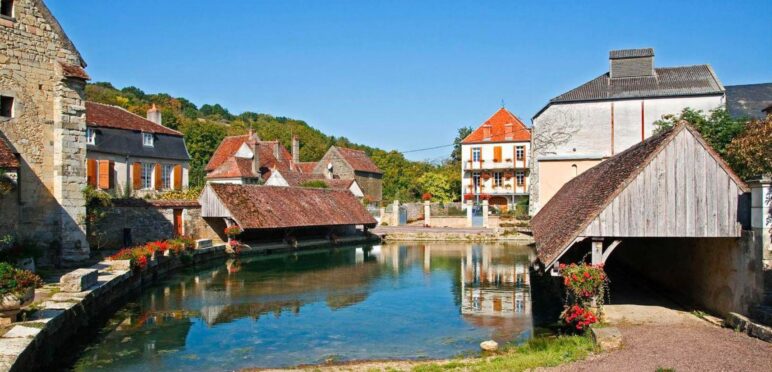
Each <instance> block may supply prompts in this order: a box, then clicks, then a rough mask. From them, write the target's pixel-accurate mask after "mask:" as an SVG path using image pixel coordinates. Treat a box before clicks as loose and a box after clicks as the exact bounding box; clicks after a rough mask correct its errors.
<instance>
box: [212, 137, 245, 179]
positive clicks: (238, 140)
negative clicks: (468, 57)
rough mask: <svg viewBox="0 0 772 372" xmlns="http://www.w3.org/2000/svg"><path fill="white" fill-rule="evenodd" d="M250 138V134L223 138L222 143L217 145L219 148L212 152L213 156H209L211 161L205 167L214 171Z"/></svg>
mask: <svg viewBox="0 0 772 372" xmlns="http://www.w3.org/2000/svg"><path fill="white" fill-rule="evenodd" d="M248 139H249V135H248V134H245V135H241V136H228V137H225V138H223V140H222V141H221V142H220V145H219V146H217V149H216V150H214V153H212V157H210V158H209V162H208V163H207V164H206V168H204V169H205V170H206V171H213V170H215V169H217V167H219V166H220V165H222V163H224V162H225V161H226V160H228V159H229V158H231V157H232V156H233V154H235V153H236V151H238V150H239V147H241V145H242V144H243V143H244V142H246V141H247V140H248Z"/></svg>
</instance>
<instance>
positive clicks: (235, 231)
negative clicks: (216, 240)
mask: <svg viewBox="0 0 772 372" xmlns="http://www.w3.org/2000/svg"><path fill="white" fill-rule="evenodd" d="M242 232H244V230H242V229H241V227H239V226H238V225H233V226H228V227H226V228H225V235H227V236H228V237H229V238H233V237H234V236H236V235H239V234H241V233H242Z"/></svg>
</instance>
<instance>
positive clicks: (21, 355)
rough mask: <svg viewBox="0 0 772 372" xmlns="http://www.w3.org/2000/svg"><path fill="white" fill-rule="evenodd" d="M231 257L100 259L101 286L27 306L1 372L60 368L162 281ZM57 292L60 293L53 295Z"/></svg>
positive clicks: (1, 352) (219, 249)
mask: <svg viewBox="0 0 772 372" xmlns="http://www.w3.org/2000/svg"><path fill="white" fill-rule="evenodd" d="M372 239H373V237H372V236H369V235H367V236H357V237H345V238H340V239H338V243H354V242H362V241H372ZM329 243H330V242H329V240H318V241H317V240H309V241H302V242H299V243H298V244H297V248H310V247H314V246H319V245H328V244H329ZM288 249H290V246H289V245H287V244H261V245H255V246H253V247H249V248H247V249H244V250H243V251H242V253H241V255H250V254H260V253H265V252H268V251H274V250H288ZM225 257H227V254H226V253H225V246H224V245H222V244H221V245H215V246H210V247H206V248H199V249H196V250H194V251H193V252H192V257H191V258H190V259H189V260H188V259H183V258H181V257H176V256H159V257H156V258H154V259H153V260H151V261H150V262H149V264H148V266H147V267H146V268H143V269H142V270H131V269H130V268H129V262H128V261H102V262H99V263H97V264H95V265H93V266H91V267H90V268H91V269H96V270H98V271H99V272H98V279H97V284H96V285H93V286H92V287H90V288H88V289H87V290H85V291H82V292H76V293H65V292H57V293H50V289H49V290H47V292H49V293H48V294H49V295H51V296H50V299H46V300H45V301H42V302H36V303H33V305H32V306H31V307H30V308H28V309H27V310H28V318H27V319H29V320H27V321H24V322H17V323H14V324H13V325H12V327H10V330H9V331H8V332H6V333H5V334H3V335H2V337H0V371H30V370H42V369H44V368H47V367H50V366H59V365H60V364H61V362H60V359H59V358H61V356H62V354H63V352H62V351H63V350H67V349H71V348H72V347H73V345H74V344H77V343H79V342H80V341H83V340H77V341H79V342H73V340H74V338H75V337H76V336H82V335H83V334H84V333H88V330H89V329H93V328H94V327H95V326H97V325H99V324H100V323H101V322H103V321H104V320H105V319H106V318H107V317H108V316H109V315H110V314H112V313H113V312H114V311H115V310H117V309H118V308H119V307H120V306H121V305H122V304H123V303H124V302H125V300H126V299H127V298H128V297H130V296H133V295H137V294H138V293H140V292H141V291H142V289H143V288H145V287H148V286H150V285H151V284H153V283H154V282H156V281H157V280H158V279H160V278H163V277H165V276H166V275H168V274H170V273H172V272H174V271H176V270H178V269H181V268H183V267H187V266H193V265H196V264H199V263H204V262H207V261H212V260H217V259H224V258H225ZM54 292H56V291H54Z"/></svg>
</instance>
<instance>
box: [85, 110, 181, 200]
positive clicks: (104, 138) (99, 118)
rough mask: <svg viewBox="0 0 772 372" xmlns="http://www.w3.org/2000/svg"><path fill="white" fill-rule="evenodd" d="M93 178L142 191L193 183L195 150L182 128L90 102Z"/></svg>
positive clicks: (111, 187)
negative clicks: (191, 165)
mask: <svg viewBox="0 0 772 372" xmlns="http://www.w3.org/2000/svg"><path fill="white" fill-rule="evenodd" d="M86 126H87V128H86V150H87V151H86V158H87V164H86V169H87V172H86V174H87V180H88V184H89V185H91V186H93V187H95V188H98V189H100V190H105V191H110V192H112V193H114V194H116V195H121V196H126V197H128V196H129V195H132V194H134V195H135V196H142V195H146V194H149V193H156V192H159V191H164V190H182V189H183V188H187V187H188V170H189V162H190V155H189V154H188V151H187V149H186V147H185V140H184V139H183V137H182V133H180V132H178V131H176V130H172V129H169V128H167V127H165V126H163V125H162V120H161V112H160V111H159V110H158V109H157V108H156V107H155V105H153V106H152V107H151V108H150V109H149V110H148V112H147V118H143V117H141V116H139V115H136V114H134V113H131V112H129V111H127V110H125V109H123V108H121V107H117V106H110V105H104V104H101V103H96V102H86Z"/></svg>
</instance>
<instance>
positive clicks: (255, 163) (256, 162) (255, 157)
mask: <svg viewBox="0 0 772 372" xmlns="http://www.w3.org/2000/svg"><path fill="white" fill-rule="evenodd" d="M258 146H259V145H258V144H257V141H255V142H254V143H253V144H252V173H254V174H255V175H256V176H257V177H260V151H258V150H259V147H258Z"/></svg>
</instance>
